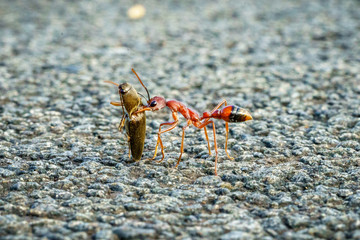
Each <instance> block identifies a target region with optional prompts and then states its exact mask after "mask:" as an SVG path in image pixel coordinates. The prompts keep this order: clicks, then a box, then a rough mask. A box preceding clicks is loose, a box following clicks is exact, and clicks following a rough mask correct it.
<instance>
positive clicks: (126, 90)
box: [105, 69, 147, 161]
mask: <svg viewBox="0 0 360 240" xmlns="http://www.w3.org/2000/svg"><path fill="white" fill-rule="evenodd" d="M132 71H133V72H134V73H135V74H136V72H135V71H134V70H133V69H132ZM136 75H137V74H136ZM139 80H140V79H139ZM105 82H108V83H111V84H114V85H116V86H117V87H118V88H119V96H120V102H110V104H111V105H114V106H121V107H122V109H123V116H122V119H121V121H120V124H119V127H118V128H119V130H120V131H121V130H122V128H123V127H124V126H125V131H126V136H127V138H128V144H129V158H130V153H131V155H132V157H133V159H134V161H139V160H140V159H141V156H142V153H143V149H144V143H145V134H146V115H145V113H143V112H142V113H136V111H138V110H139V109H140V108H141V107H142V106H143V104H142V101H141V98H140V96H139V95H138V92H137V91H136V90H135V89H134V87H133V86H132V85H131V84H129V83H122V84H117V83H114V82H111V81H105ZM140 82H141V80H140ZM143 86H144V85H143ZM144 88H145V90H146V91H147V89H146V87H145V86H144Z"/></svg>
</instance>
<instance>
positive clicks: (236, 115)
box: [136, 76, 252, 176]
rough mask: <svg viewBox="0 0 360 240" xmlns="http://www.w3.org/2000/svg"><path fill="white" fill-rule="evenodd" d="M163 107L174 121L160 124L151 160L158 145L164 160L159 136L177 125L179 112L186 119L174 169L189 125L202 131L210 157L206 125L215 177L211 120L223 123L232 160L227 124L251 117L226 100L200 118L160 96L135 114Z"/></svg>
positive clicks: (192, 111)
mask: <svg viewBox="0 0 360 240" xmlns="http://www.w3.org/2000/svg"><path fill="white" fill-rule="evenodd" d="M137 77H138V76H137ZM138 79H139V81H140V82H141V80H140V78H139V77H138ZM224 104H225V107H224V108H223V109H220V110H219V108H220V107H221V106H222V105H224ZM164 107H168V108H169V109H170V110H171V112H172V117H173V119H174V121H173V122H165V123H161V124H160V126H159V131H158V139H157V143H156V147H155V153H154V156H153V158H152V159H151V160H153V159H155V157H156V154H157V149H158V146H159V144H160V147H161V153H162V158H161V160H160V161H159V162H161V161H163V160H164V157H165V153H164V146H163V143H162V140H161V137H160V135H161V134H163V133H165V132H168V131H171V130H172V129H174V128H175V127H176V126H177V125H178V124H179V118H178V112H180V113H181V115H183V117H184V118H185V119H186V125H185V126H184V127H183V128H182V139H181V149H180V156H179V159H178V161H177V163H176V165H175V168H177V167H178V166H179V163H180V161H181V156H182V154H183V152H184V138H185V130H186V129H187V128H188V127H189V126H190V125H191V124H192V125H194V126H195V127H196V128H199V129H201V128H203V129H204V133H205V136H206V140H207V142H208V149H209V155H211V151H210V142H209V137H208V134H207V130H206V126H207V125H208V124H212V128H213V134H214V148H215V153H216V155H215V175H216V176H217V159H218V150H217V143H216V130H215V124H214V121H213V120H211V119H212V118H214V119H222V120H224V121H225V127H226V141H225V152H226V154H227V156H228V157H229V158H230V159H232V160H233V159H234V158H233V157H230V155H229V153H228V151H227V141H228V135H229V125H228V122H245V121H248V120H252V116H251V115H250V113H249V112H248V111H247V110H245V109H243V108H240V107H237V106H228V105H227V102H226V100H223V101H221V102H220V103H219V104H218V105H217V106H216V107H215V108H214V109H213V110H212V111H211V112H204V113H203V116H202V117H201V118H200V115H199V114H198V113H197V112H196V111H194V110H193V109H191V108H188V107H187V106H186V105H185V104H184V103H182V102H180V101H177V100H169V101H166V100H165V98H164V97H161V96H155V97H153V98H151V99H150V100H149V101H148V104H147V105H146V106H143V108H142V109H140V110H138V111H137V112H136V113H140V112H144V111H158V110H160V109H163V108H164ZM165 125H167V126H170V127H169V128H167V129H165V130H161V128H162V126H165Z"/></svg>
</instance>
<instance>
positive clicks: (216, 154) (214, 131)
mask: <svg viewBox="0 0 360 240" xmlns="http://www.w3.org/2000/svg"><path fill="white" fill-rule="evenodd" d="M208 124H212V126H213V134H214V148H215V176H217V160H218V149H217V143H216V129H215V124H214V121H212V120H210V119H206V120H205V121H203V122H197V123H194V126H195V127H197V128H206V126H207V125H208Z"/></svg>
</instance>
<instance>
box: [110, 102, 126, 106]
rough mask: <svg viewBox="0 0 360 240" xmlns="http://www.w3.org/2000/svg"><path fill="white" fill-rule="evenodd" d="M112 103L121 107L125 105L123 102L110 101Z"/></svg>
mask: <svg viewBox="0 0 360 240" xmlns="http://www.w3.org/2000/svg"><path fill="white" fill-rule="evenodd" d="M110 104H111V105H113V106H116V107H121V106H123V103H122V102H110Z"/></svg>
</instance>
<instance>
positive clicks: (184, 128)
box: [175, 120, 191, 168]
mask: <svg viewBox="0 0 360 240" xmlns="http://www.w3.org/2000/svg"><path fill="white" fill-rule="evenodd" d="M190 124H191V120H187V122H186V126H184V127H183V129H182V139H181V148H180V156H179V159H178V161H177V163H176V165H175V168H177V167H178V166H179V163H180V160H181V156H182V154H183V152H184V138H185V130H186V129H187V128H188V127H189V126H190Z"/></svg>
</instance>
